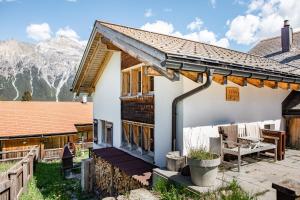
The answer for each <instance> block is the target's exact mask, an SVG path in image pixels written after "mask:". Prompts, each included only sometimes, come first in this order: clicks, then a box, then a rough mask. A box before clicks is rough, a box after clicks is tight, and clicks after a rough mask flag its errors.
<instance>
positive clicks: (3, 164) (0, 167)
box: [0, 161, 17, 173]
mask: <svg viewBox="0 0 300 200" xmlns="http://www.w3.org/2000/svg"><path fill="white" fill-rule="evenodd" d="M16 162H17V161H8V162H1V163H0V173H1V172H5V171H6V170H8V169H9V168H11V167H12V166H13V165H14V164H16Z"/></svg>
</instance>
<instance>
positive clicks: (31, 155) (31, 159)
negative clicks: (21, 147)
mask: <svg viewBox="0 0 300 200" xmlns="http://www.w3.org/2000/svg"><path fill="white" fill-rule="evenodd" d="M28 159H29V178H31V177H32V175H33V165H34V154H33V153H32V152H30V153H29V155H28Z"/></svg>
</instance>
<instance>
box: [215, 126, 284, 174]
mask: <svg viewBox="0 0 300 200" xmlns="http://www.w3.org/2000/svg"><path fill="white" fill-rule="evenodd" d="M219 133H220V137H221V144H222V151H221V158H222V162H223V163H228V162H226V161H225V160H224V154H230V155H234V156H237V158H238V163H237V166H238V171H240V169H241V162H242V156H244V155H249V154H253V153H257V154H258V155H259V154H260V152H263V151H267V150H274V161H277V141H278V138H276V137H269V136H261V137H260V138H256V139H254V138H252V137H248V138H246V137H244V138H241V139H240V138H238V127H237V125H231V126H220V127H219ZM264 138H268V139H273V140H274V141H275V142H274V144H272V143H267V142H263V139H264ZM230 164H232V163H230Z"/></svg>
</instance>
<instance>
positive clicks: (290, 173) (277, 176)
mask: <svg viewBox="0 0 300 200" xmlns="http://www.w3.org/2000/svg"><path fill="white" fill-rule="evenodd" d="M299 166H300V152H299V151H298V150H292V149H288V150H287V151H286V155H285V159H284V160H281V161H277V162H275V163H274V162H273V159H272V158H270V159H268V158H265V157H264V158H261V159H259V158H257V157H256V156H255V157H246V158H245V159H243V163H242V168H241V171H240V172H238V171H237V169H236V168H222V167H221V168H220V169H219V172H218V178H217V181H216V184H215V186H214V187H213V188H208V187H198V186H194V185H193V184H192V182H191V180H190V177H184V176H181V175H180V174H179V173H178V172H173V171H168V170H162V169H154V176H156V177H163V178H167V179H169V180H171V181H175V182H177V183H180V184H182V185H183V186H186V187H188V188H189V189H190V190H191V191H194V192H207V191H208V190H211V189H217V188H219V187H221V186H224V185H227V184H228V183H229V182H231V181H232V180H233V179H235V180H237V182H238V184H239V185H240V186H241V187H242V189H243V190H245V191H246V192H248V193H250V194H253V195H256V196H257V197H258V199H276V190H275V189H273V188H272V183H274V182H279V181H282V180H284V179H295V180H299V179H300V171H299Z"/></svg>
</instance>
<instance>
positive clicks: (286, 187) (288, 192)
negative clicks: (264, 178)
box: [272, 179, 300, 200]
mask: <svg viewBox="0 0 300 200" xmlns="http://www.w3.org/2000/svg"><path fill="white" fill-rule="evenodd" d="M272 188H274V189H276V199H277V200H295V199H298V200H299V199H300V182H299V181H296V180H292V179H286V180H284V181H281V182H279V183H272Z"/></svg>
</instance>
